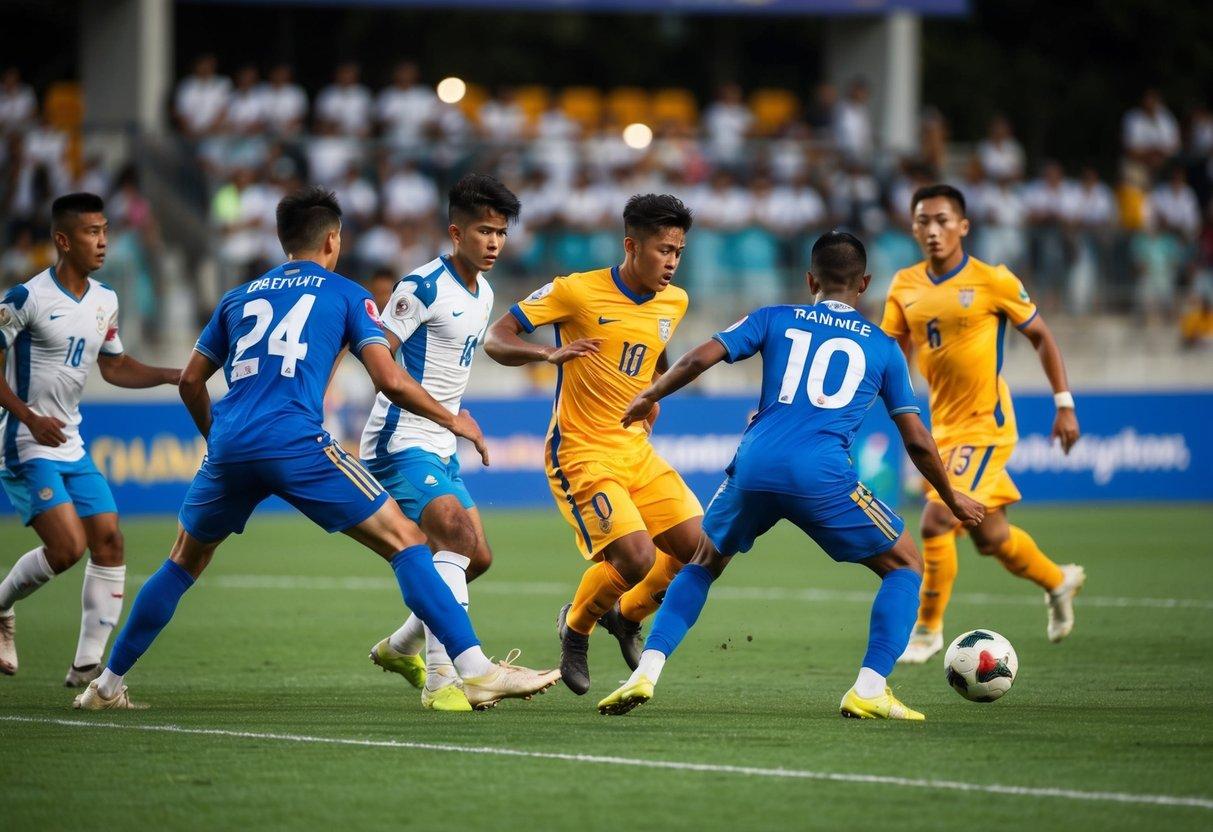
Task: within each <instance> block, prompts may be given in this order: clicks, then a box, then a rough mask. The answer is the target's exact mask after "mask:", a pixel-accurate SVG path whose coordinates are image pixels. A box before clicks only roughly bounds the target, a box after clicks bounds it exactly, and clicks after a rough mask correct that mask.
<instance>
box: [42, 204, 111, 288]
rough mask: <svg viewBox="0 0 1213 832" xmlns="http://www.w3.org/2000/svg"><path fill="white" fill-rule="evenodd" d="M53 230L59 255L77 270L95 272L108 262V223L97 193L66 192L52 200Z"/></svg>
mask: <svg viewBox="0 0 1213 832" xmlns="http://www.w3.org/2000/svg"><path fill="white" fill-rule="evenodd" d="M51 234H52V235H53V236H54V238H55V248H56V249H57V250H58V252H59V257H60V258H61V259H63V260H66V261H68V262H70V263H71V264H72V265H73V266H74V267H75V268H76V269H77V270H79V271H81V272H84V273H85V274H87V273H89V272H95V271H97V269H99V268H101V266H102V265H104V264H105V249H106V246H107V244H108V243H109V240H108V239H107V237H108V234H109V223H108V222H106V221H105V202H104V201H103V200H102V199H101V197H99V196H97V195H96V194H86V193H77V194H65V195H64V196H61V197H59V198H58V199H56V200H55V201H54V202H52V203H51Z"/></svg>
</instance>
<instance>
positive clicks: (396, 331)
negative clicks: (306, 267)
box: [380, 279, 430, 343]
mask: <svg viewBox="0 0 1213 832" xmlns="http://www.w3.org/2000/svg"><path fill="white" fill-rule="evenodd" d="M417 290H418V284H417V282H416V281H414V280H408V279H405V280H402V281H400V282H399V283H397V284H396V288H395V289H393V290H392V296H391V297H390V298H388V302H387V306H386V307H384V309H383V314H382V315H381V316H380V319H381V322H382V323H383V328H384V329H386V330H387V331H388V332H390V333H392V334H393V335H395V336H396V337H397V338H399V339H400V341H401V342H402V343H403V342H404V341H407V340H409V338H411V337H412V336H413V333H414V332H416V331H417V330H418V328H420V327H421V325H422V324H424V323H425V322H426V321H427V320H429V316H430V307H429V304H427V303H426V302H425V298H423V297H420V295H419V294H418V291H417Z"/></svg>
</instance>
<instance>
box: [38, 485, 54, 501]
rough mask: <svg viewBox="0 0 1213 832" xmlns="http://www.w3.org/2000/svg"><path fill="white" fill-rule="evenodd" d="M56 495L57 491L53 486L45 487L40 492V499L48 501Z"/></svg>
mask: <svg viewBox="0 0 1213 832" xmlns="http://www.w3.org/2000/svg"><path fill="white" fill-rule="evenodd" d="M54 496H55V492H54V490H53V489H51V488H43V489H42V490H41V491H39V492H38V499H39V500H42V501H43V502H46V501H47V500H49V499H50V498H51V497H54Z"/></svg>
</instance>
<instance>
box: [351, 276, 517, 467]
mask: <svg viewBox="0 0 1213 832" xmlns="http://www.w3.org/2000/svg"><path fill="white" fill-rule="evenodd" d="M477 283H478V287H477V290H476V294H472V293H471V292H469V291H468V289H467V286H465V285H464V283H463V281H462V280H460V279H459V276H458V275H456V274H455V271H454V267H453V266H452V265H451V263H450V257H449V256H443V257H439V258H437V259H434V260H431V261H430V262H429V263H426V264H425V265H424V266H422V267H421V268H419V269H415V270H414V271H413V272H412V273H411V274H409V275H408V276H406V277H404V278H403V279H401V280H400V282H399V283H397V284H396V288H395V289H394V290H393V291H392V296H391V298H390V299H389V300H388V302H387V307H386V308H385V309H384V310H383V312H382V314H381V315H380V318H381V319H382V320H383V325H384V326H385V327H387V329H388V330H390V331H391V332H392V333H393V334H395V335H396V337H397V338H399V339H400V342H401V347H400V349H399V350H397V352H396V360H397V361H398V362H400V366H401V367H403V368H404V369H405V370H406V371H407V372H408V374H409V375H411V376H412V377H413V378H415V379H416V380H417V381H418V382H420V383H421V386H422V387H424V388H425V389H426V391H427V392H428V393H429V394H430V395H431V396H433V397H434V398H435V399H437V400H438V402H439V403H441V404H442V406H443V407H445V408H446V409H447V410H449V411H451V412H452V413H458V412H459V406H460V404H461V402H462V401H463V394H464V391H466V390H467V386H468V378H469V377H470V376H471V373H472V358H473V357H474V356H475V354H476V347H477V346H479V345H480V344H482V343H484V335H485V332H486V331H487V330H488V326H489V316H490V315H491V314H492V311H493V289H492V287H491V286H489V283H488V281H487V280H485V279H484V275H479V276H477ZM405 448H422V449H424V450H426V451H429V452H430V453H433V454H437V455H438V456H441V457H449V456H451V455H452V454H453V453H455V435H454V434H453V433H451V432H450V431H449V430H447V429H446V428H443V427H439V426H438V425H436V424H434V423H433V422H431V421H430V420H429V419H426V418H425V417H423V416H418V415H416V414H414V413H409V412H408V411H407V410H402V409H401V408H399V407H397V406H396V405H394V404H392V403H391V402H390V401H388V399H387V397H386V396H384V395H383V394H382V393H380V394H379V395H378V396H377V397H376V398H375V406H374V408H372V410H371V415H370V417H369V418H368V419H367V421H366V427H365V428H364V429H363V431H362V448H361V454H362V458H363V459H375V458H377V457H384V456H388V455H390V454H394V453H397V452H399V451H402V450H404V449H405Z"/></svg>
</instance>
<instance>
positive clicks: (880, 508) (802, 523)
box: [703, 479, 906, 563]
mask: <svg viewBox="0 0 1213 832" xmlns="http://www.w3.org/2000/svg"><path fill="white" fill-rule="evenodd" d="M780 520H791V521H792V522H793V523H795V524H796V525H797V526H799V527H800V529H801V531H803V532H804V533H805V534H807V535H808V536H809V537H811V538H813V540H814V541H815V542H816V543H817V545H818V546H820V547H821V548H822V549H824V550H825V552H826V554H827V555H829V556H830V557H832V558H833V559H834V560H836V561H847V562H852V563H853V562H855V561H861V560H864V559H865V558H870V557H872V556H873V555H879V554H880V553H881V552H884V551H887V550H888V549H891V548H893V544H894V543H896V542H897V538H899V537H901V532H902V530H904V529H905V527H906V524H905V522H904V521H902V519H901V518H900V517H898V516H897V514H896V513H895V512H894V511H893V510H892V509H891V508H889V507H888V506H886V505H885V504H884V503H882V502H881V501H880V500H878V499H876V497H875V496H874V495H873V494H872V492H871V491H869V490H868V489H867V488H865V487H864V486H863V484H862V483H861V484H859V485H858V486H856V487H855V490H853V491H852V492H851V493H849V494H844V495H842V496H840V497H837V498H834V499H826V500H822V499H812V498H808V497H798V496H795V495H792V494H777V493H774V492H771V491H746V490H745V489H742V488H738V487H737V486H736V485H735V484H734V483H733V481H732V479H726V480H725V481H724V482H723V483H721V485H720V489H719V490H718V491H717V492H716V496H715V497H713V498H712V502H711V503H709V504H708V510H707V512H705V513H704V515H703V532H704V534H706V535H707V536H708V538H709V539H710V540H711V541H712V543H713V544H715V546H716V549H717V550H718V551H719V552H720V554H722V555H726V556H728V555H735V554H737V553H738V552H748V551H750V548H751V547H752V546H753V545H754V541H755V540H757V539H758V538H759V537H761V536H762V535H764V534H766V533H767V532H768V531H770V529H771V527H772V526H774V525H775V524H776V523H778V522H779V521H780Z"/></svg>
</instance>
